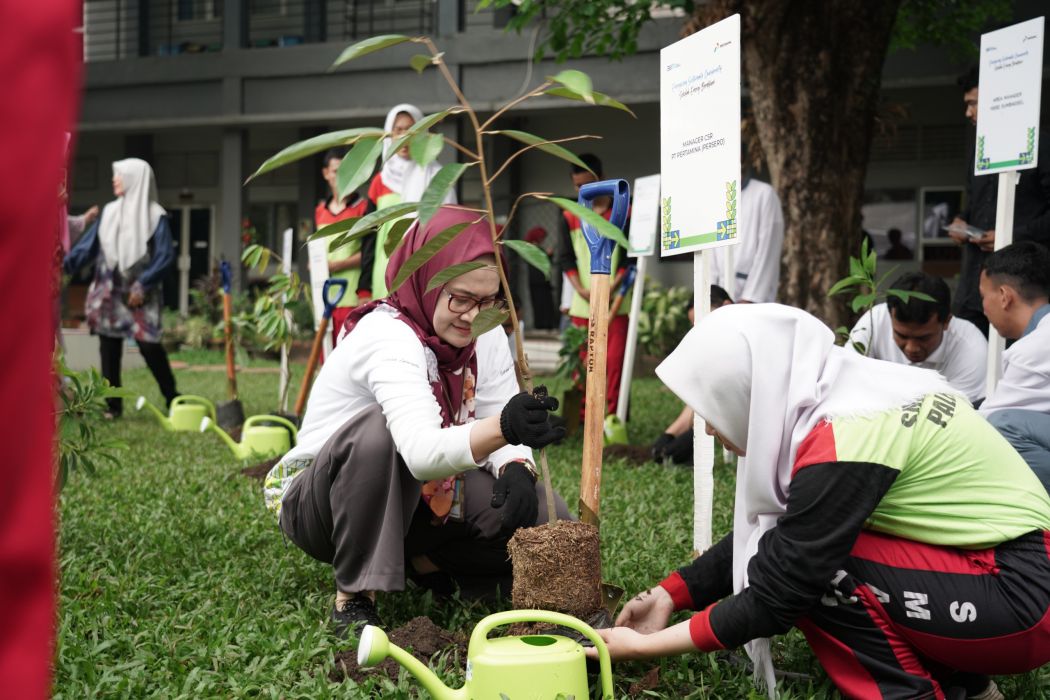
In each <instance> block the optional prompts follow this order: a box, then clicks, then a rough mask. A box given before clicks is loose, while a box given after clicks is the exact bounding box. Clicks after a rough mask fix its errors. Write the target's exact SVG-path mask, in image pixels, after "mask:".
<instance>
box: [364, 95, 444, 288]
mask: <svg viewBox="0 0 1050 700" xmlns="http://www.w3.org/2000/svg"><path fill="white" fill-rule="evenodd" d="M422 118H423V113H422V112H421V111H419V108H418V107H416V106H414V105H410V104H399V105H397V106H396V107H394V108H393V109H391V110H390V111H389V112H388V113H387V115H386V122H385V123H384V124H383V131H385V132H386V133H388V134H390V136H388V137H386V138H385V139H383V160H384V162H383V168H382V170H381V171H380V172H378V173H376V175H375V177H373V178H372V184H371V185H369V187H368V198H369V199H370V200H372V203H373V204H374V205H375V208H376V209H383V208H385V207H391V206H393V205H395V204H400V203H401V202H418V201H419V200H420V199H422V197H423V193H424V192H426V189H427V186H428V185H429V184H430V181H431V180H432V179H434V176H435V175H437V172H438V170H441V164H440V163H438V162H437V161H436V160H434V161H431V162H430V163H427V164H426V165H420V164H419V163H417V162H416V161H414V160H412V156H411V154H410V153H409V148H408V145H407V144H406V145H405V146H403V147H402V148H400V149H399V150H398V151H397V153H395V154H393V155H390V151H391V149H393V147H394V141H395V140H397V139H398V138H400V137H401V136H404V135H405V133H406V132H407V131H408V130H409V129H411V128H412V125H414V124H415V123H416V122H418V121H419V120H420V119H422ZM443 203H444V204H455V203H456V192H455V190H454V189H449V191H448V192H447V193H446V194H445V199H444V200H443ZM393 223H394V222H390V223H388V224H384V225H383V226H381V227H380V228H379V231H378V233H377V234H376V236H375V237H374V238H373V237H371V236H370V237H368V238H366V239H365V241H364V244H363V245H362V247H361V279H362V280H365V279H367V278H368V277H369V275H371V277H370V278H371V281H372V288H371V292H372V296H373V297H374V298H376V299H378V298H380V297H385V296H386V295H387V287H386V265H387V260H388V258H389V256H388V255H387V254H386V250H385V244H386V236H387V232H388V231H389V230H390V228H391V227H392V226H393Z"/></svg>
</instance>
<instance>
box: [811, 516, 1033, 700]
mask: <svg viewBox="0 0 1050 700" xmlns="http://www.w3.org/2000/svg"><path fill="white" fill-rule="evenodd" d="M797 626H798V627H799V628H800V629H801V630H802V632H803V633H804V634H805V635H806V640H807V641H808V642H809V645H810V647H811V648H812V649H813V651H814V653H815V654H816V656H817V659H818V660H819V661H820V663H821V665H822V666H823V667H824V669H825V670H826V671H827V672H828V675H829V676H830V677H831V679H832V680H833V681H834V682H835V685H836V686H838V689H839V691H840V692H841V693H842V694H843V695H844V696H845V697H847V698H858V699H861V700H868V699H869V698H887V699H890V698H892V699H894V700H896V699H902V700H903V699H904V698H931V699H932V698H936V699H937V700H940V699H941V698H944V697H945V694H944V690H945V688H946V687H947V686H954V685H963V684H962V683H959V682H958V681H957V678H958V673H959V672H964V673H968V674H986V675H999V674H1012V673H1023V672H1026V671H1030V670H1032V669H1034V668H1038V667H1039V666H1041V665H1043V664H1045V663H1047V662H1048V661H1050V532H1030V533H1028V534H1026V535H1022V536H1021V537H1018V538H1017V539H1014V540H1010V541H1008V542H1004V543H1003V544H1001V545H999V546H998V547H996V548H995V549H988V550H980V551H979V550H962V549H956V548H953V547H937V546H934V545H928V544H922V543H919V542H914V541H911V540H904V539H900V538H897V537H891V536H888V535H881V534H878V533H873V532H870V531H864V532H863V533H862V534H861V535H860V537H858V538H857V542H856V544H855V545H854V547H853V551H852V552H851V554H850V558H849V560H848V561H847V564H846V567H845V569H844V570H842V571H840V572H839V573H838V575H837V576H836V577H835V579H834V580H833V581H832V583H831V585H830V586H829V589H828V591H827V593H826V594H825V595H824V596H823V598H822V599H821V600H820V602H819V603H818V604H817V605H816V606H814V608H813V609H812V610H810V611H809V612H808V613H807V614H806V615H805V616H804V617H803V618H801V619H800V620H799V621H798V622H797Z"/></svg>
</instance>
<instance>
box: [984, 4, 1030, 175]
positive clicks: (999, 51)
mask: <svg viewBox="0 0 1050 700" xmlns="http://www.w3.org/2000/svg"><path fill="white" fill-rule="evenodd" d="M1043 19H1044V18H1042V17H1037V18H1036V19H1032V20H1028V21H1027V22H1021V23H1020V24H1015V25H1013V26H1012V27H1006V28H1005V29H1000V30H998V31H994V32H989V33H988V34H982V35H981V68H980V70H981V78H980V85H979V89H978V97H977V151H976V153H975V156H974V163H973V172H974V175H989V174H991V173H1001V172H1006V171H1010V170H1025V169H1028V168H1034V167H1036V165H1037V164H1038V160H1037V156H1038V153H1039V100H1040V92H1041V87H1042V78H1043Z"/></svg>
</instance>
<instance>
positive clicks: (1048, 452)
mask: <svg viewBox="0 0 1050 700" xmlns="http://www.w3.org/2000/svg"><path fill="white" fill-rule="evenodd" d="M988 422H989V423H991V424H992V425H994V426H995V428H996V430H998V431H999V432H1000V433H1001V434H1002V436H1003V437H1004V438H1006V441H1007V442H1009V443H1010V444H1011V445H1013V447H1014V449H1015V450H1017V452H1018V453H1019V454H1020V455H1021V456H1022V457H1024V461H1026V462H1028V466H1029V467H1031V468H1032V471H1033V472H1035V475H1036V476H1038V477H1039V481H1041V482H1043V488H1045V489H1046V492H1047V493H1048V494H1050V414H1046V413H1040V412H1039V411H1025V410H1023V409H1020V408H1008V409H1006V410H1004V411H996V412H995V413H993V414H991V415H990V416H988Z"/></svg>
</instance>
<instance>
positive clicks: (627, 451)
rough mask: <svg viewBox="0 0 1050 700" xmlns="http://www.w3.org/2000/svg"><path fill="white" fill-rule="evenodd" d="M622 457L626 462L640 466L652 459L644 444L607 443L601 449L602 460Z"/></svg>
mask: <svg viewBox="0 0 1050 700" xmlns="http://www.w3.org/2000/svg"><path fill="white" fill-rule="evenodd" d="M609 459H622V460H623V461H624V462H626V463H627V464H630V465H632V466H636V467H640V466H642V465H643V464H648V463H649V462H651V461H652V460H653V456H652V454H651V453H650V451H649V448H648V447H645V446H644V445H608V446H606V447H605V449H604V450H602V461H603V462H604V461H605V460H609Z"/></svg>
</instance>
